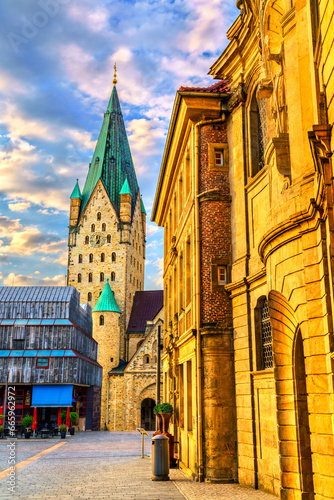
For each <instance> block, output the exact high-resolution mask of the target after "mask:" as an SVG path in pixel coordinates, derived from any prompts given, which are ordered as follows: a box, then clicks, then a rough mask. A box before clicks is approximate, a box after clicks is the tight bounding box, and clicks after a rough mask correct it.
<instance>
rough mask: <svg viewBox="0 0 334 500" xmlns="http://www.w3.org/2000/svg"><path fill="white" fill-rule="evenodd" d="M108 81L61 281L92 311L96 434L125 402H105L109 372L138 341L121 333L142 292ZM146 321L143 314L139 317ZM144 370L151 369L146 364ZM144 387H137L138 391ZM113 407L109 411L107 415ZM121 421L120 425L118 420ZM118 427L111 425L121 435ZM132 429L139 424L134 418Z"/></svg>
mask: <svg viewBox="0 0 334 500" xmlns="http://www.w3.org/2000/svg"><path fill="white" fill-rule="evenodd" d="M116 83H117V81H116V77H115V78H114V88H113V91H112V94H111V97H110V101H109V104H108V107H107V111H106V113H105V114H104V120H103V124H102V128H101V132H100V135H99V138H98V141H97V144H96V147H95V152H94V155H93V158H92V162H91V163H90V165H89V170H88V174H87V178H86V182H85V185H84V188H83V191H82V193H81V191H80V188H79V185H78V182H77V184H76V186H75V188H74V190H73V192H72V194H71V197H70V199H71V205H70V225H69V240H68V248H69V252H68V273H67V284H68V286H74V287H75V288H76V289H77V290H78V291H79V292H80V300H81V302H83V303H86V302H88V304H90V305H91V307H92V309H93V337H94V339H95V340H96V341H97V342H98V361H99V363H100V364H101V366H102V367H103V375H102V388H101V424H100V427H101V429H109V428H111V427H112V426H113V425H114V421H115V418H116V420H117V419H119V413H120V412H125V411H126V409H125V406H124V405H127V404H130V403H129V402H128V400H126V399H125V400H124V402H123V400H122V401H120V399H118V402H117V405H116V404H115V405H114V406H113V405H112V402H113V400H112V398H113V397H114V396H113V395H112V394H109V390H110V387H109V386H110V384H109V372H110V371H111V370H113V369H114V368H115V369H116V368H117V367H119V366H123V367H124V365H125V364H127V363H128V361H129V360H130V359H131V358H132V356H133V355H134V353H135V352H136V350H137V344H138V342H139V341H140V340H141V339H142V333H139V334H138V335H135V334H131V335H128V334H127V327H128V324H129V320H130V315H131V311H132V306H133V298H134V296H135V293H136V292H137V291H143V289H144V263H145V243H146V211H145V207H144V204H143V201H142V199H141V196H140V191H139V187H138V182H137V177H136V173H135V169H134V165H133V162H132V157H131V152H130V147H129V143H128V138H127V134H126V130H125V125H124V121H123V116H122V111H121V107H120V103H119V99H118V95H117V90H116ZM142 293H144V294H145V293H149V292H142ZM161 307H162V304H161V306H160V308H161ZM153 317H154V315H152V316H150V315H149V316H148V317H147V318H146V320H149V321H151V320H153ZM147 333H148V332H147ZM155 366H156V365H155ZM150 367H151V368H152V370H153V369H154V364H153V363H151V364H150ZM145 368H146V366H145ZM146 371H147V370H145V376H144V380H146V378H145V377H146ZM152 376H153V378H154V375H152ZM150 385H151V381H147V386H150ZM145 388H146V386H145V384H143V387H142V390H144V389H145ZM131 404H133V403H131ZM151 406H152V405H151ZM113 408H115V409H116V410H117V416H115V418H114V417H113V415H112V411H113ZM109 410H110V411H109ZM116 410H115V411H116ZM121 420H122V419H121ZM133 421H134V420H133ZM122 422H123V423H124V425H126V423H125V420H124V419H123V420H122ZM124 425H123V424H122V425H121V424H119V426H118V427H117V428H118V429H119V430H125V427H124ZM136 425H140V419H139V421H136ZM132 430H133V428H132Z"/></svg>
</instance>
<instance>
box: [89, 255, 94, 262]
mask: <svg viewBox="0 0 334 500" xmlns="http://www.w3.org/2000/svg"><path fill="white" fill-rule="evenodd" d="M93 261H94V255H93V254H92V253H90V254H89V262H93Z"/></svg>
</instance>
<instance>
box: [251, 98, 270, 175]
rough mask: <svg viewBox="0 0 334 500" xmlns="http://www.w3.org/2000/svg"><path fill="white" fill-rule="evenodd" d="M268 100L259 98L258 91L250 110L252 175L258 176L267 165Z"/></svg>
mask: <svg viewBox="0 0 334 500" xmlns="http://www.w3.org/2000/svg"><path fill="white" fill-rule="evenodd" d="M266 114H267V112H266V99H258V98H257V89H256V90H255V91H254V92H253V97H252V100H251V104H250V109H249V136H250V148H251V151H250V152H251V154H250V159H251V165H250V175H251V176H254V175H256V174H257V173H258V172H259V171H260V170H261V169H262V168H263V167H264V165H265V158H264V153H265V149H266V146H267V118H266Z"/></svg>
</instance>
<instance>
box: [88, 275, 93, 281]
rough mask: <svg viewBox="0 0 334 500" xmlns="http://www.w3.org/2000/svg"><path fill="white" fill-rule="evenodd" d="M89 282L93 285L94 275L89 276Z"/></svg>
mask: <svg viewBox="0 0 334 500" xmlns="http://www.w3.org/2000/svg"><path fill="white" fill-rule="evenodd" d="M88 282H89V283H93V273H89V275H88Z"/></svg>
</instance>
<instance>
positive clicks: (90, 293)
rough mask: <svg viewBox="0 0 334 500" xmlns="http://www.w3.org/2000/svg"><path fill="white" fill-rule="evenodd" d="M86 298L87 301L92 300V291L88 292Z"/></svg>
mask: <svg viewBox="0 0 334 500" xmlns="http://www.w3.org/2000/svg"><path fill="white" fill-rule="evenodd" d="M87 300H88V302H91V301H92V292H88V295H87Z"/></svg>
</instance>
